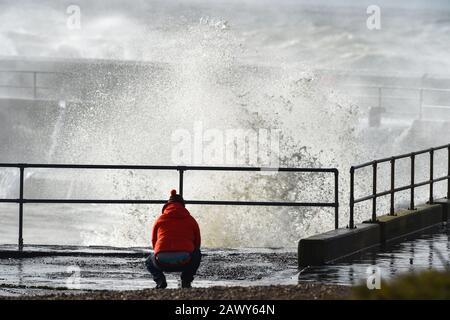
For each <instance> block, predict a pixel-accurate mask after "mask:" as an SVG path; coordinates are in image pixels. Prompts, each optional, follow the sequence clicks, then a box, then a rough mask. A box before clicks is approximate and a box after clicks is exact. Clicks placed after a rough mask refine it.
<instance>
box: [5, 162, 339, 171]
mask: <svg viewBox="0 0 450 320" xmlns="http://www.w3.org/2000/svg"><path fill="white" fill-rule="evenodd" d="M0 168H29V169H100V170H186V171H187V170H193V171H202V170H203V171H253V172H256V171H262V172H270V171H273V172H277V171H279V172H323V173H326V172H333V173H335V172H337V169H335V168H265V167H214V166H157V165H150V166H145V165H144V166H143V165H73V164H26V163H0Z"/></svg>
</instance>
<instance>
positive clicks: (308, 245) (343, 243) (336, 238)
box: [298, 223, 380, 267]
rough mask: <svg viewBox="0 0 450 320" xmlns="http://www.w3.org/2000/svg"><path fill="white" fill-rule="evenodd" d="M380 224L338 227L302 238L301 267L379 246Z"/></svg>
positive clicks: (299, 256)
mask: <svg viewBox="0 0 450 320" xmlns="http://www.w3.org/2000/svg"><path fill="white" fill-rule="evenodd" d="M379 228H380V227H379V225H378V224H374V223H363V224H357V225H356V229H344V228H341V229H337V230H332V231H329V232H326V233H322V234H318V235H314V236H312V237H309V238H306V239H301V240H300V241H299V243H298V265H299V267H305V266H311V265H323V264H325V263H329V262H332V261H334V260H337V259H339V258H343V257H346V256H350V255H353V254H355V253H358V252H361V251H363V250H366V249H369V248H372V247H375V246H378V245H379V243H380V230H379Z"/></svg>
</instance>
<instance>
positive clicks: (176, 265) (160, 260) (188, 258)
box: [145, 190, 202, 289]
mask: <svg viewBox="0 0 450 320" xmlns="http://www.w3.org/2000/svg"><path fill="white" fill-rule="evenodd" d="M152 245H153V254H150V255H149V257H148V258H147V260H146V261H145V265H146V267H147V269H148V271H149V272H150V273H151V274H152V276H153V280H154V281H155V282H156V288H158V289H164V288H166V287H167V282H166V277H165V275H164V272H181V287H182V288H191V283H192V281H193V280H194V276H195V274H196V273H197V269H198V268H199V266H200V261H201V256H202V255H201V251H200V245H201V236H200V228H199V226H198V223H197V221H196V220H195V219H194V217H192V216H191V214H190V213H189V211H188V210H187V209H186V208H185V203H184V199H183V197H182V196H181V195H179V194H177V192H176V190H172V191H171V192H170V198H169V200H168V201H167V203H166V204H165V205H164V206H163V209H162V213H161V215H160V216H159V217H158V218H157V219H156V221H155V222H154V224H153V228H152Z"/></svg>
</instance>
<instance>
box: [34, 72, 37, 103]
mask: <svg viewBox="0 0 450 320" xmlns="http://www.w3.org/2000/svg"><path fill="white" fill-rule="evenodd" d="M33 98H34V100H36V99H37V72H36V71H33Z"/></svg>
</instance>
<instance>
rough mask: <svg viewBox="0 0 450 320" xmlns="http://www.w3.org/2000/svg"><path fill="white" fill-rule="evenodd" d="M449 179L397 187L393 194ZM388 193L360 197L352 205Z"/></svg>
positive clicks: (388, 192)
mask: <svg viewBox="0 0 450 320" xmlns="http://www.w3.org/2000/svg"><path fill="white" fill-rule="evenodd" d="M449 178H450V176H445V177H441V178H435V179H433V180H428V181H423V182H419V183H415V184H414V185H407V186H403V187H398V188H395V189H394V192H395V193H397V192H401V191H405V190H408V189H411V188H413V187H414V188H418V187H423V186H426V185H429V184H431V183H435V182H440V181H444V180H447V179H449ZM390 193H391V190H387V191H383V192H378V193H377V194H375V195H370V196H366V197H362V198H358V199H355V200H354V203H359V202H364V201H367V200H371V199H373V198H379V197H382V196H386V195H388V194H390Z"/></svg>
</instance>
